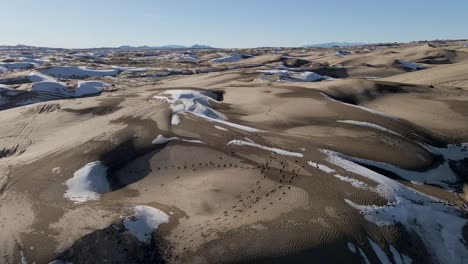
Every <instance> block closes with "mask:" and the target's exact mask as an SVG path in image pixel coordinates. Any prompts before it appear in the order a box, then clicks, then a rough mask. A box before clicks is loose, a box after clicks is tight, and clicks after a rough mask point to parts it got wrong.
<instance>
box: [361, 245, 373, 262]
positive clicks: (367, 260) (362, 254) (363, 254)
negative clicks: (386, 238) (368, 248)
mask: <svg viewBox="0 0 468 264" xmlns="http://www.w3.org/2000/svg"><path fill="white" fill-rule="evenodd" d="M358 250H359V254H361V256H362V258H363V259H364V263H366V264H371V263H370V261H369V259H368V258H367V256H366V254H365V253H364V251H363V250H362V249H361V248H358Z"/></svg>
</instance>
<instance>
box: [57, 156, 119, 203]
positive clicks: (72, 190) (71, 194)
mask: <svg viewBox="0 0 468 264" xmlns="http://www.w3.org/2000/svg"><path fill="white" fill-rule="evenodd" d="M65 184H66V185H67V187H68V189H67V191H66V192H65V195H64V196H65V198H68V199H70V200H72V201H74V202H75V203H84V202H86V201H89V200H99V198H100V195H101V194H102V193H105V192H108V191H110V185H109V182H108V181H107V167H106V166H104V165H103V164H102V163H101V162H100V161H95V162H90V163H88V164H86V165H85V166H84V167H82V168H80V169H79V170H77V171H76V172H75V173H74V174H73V177H72V178H70V179H69V180H67V181H66V183H65Z"/></svg>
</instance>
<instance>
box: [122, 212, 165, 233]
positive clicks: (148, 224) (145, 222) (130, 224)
mask: <svg viewBox="0 0 468 264" xmlns="http://www.w3.org/2000/svg"><path fill="white" fill-rule="evenodd" d="M133 210H134V212H135V215H134V216H133V217H131V218H126V219H124V220H123V225H124V227H125V228H126V229H127V230H128V231H130V233H132V234H133V235H134V236H135V237H136V238H137V239H138V240H139V241H140V242H149V241H151V234H152V233H153V231H154V230H156V229H157V228H158V227H159V225H160V224H163V223H168V222H169V216H168V215H167V214H166V213H164V212H163V211H161V210H159V209H156V208H153V207H149V206H143V205H139V206H135V207H134V208H133Z"/></svg>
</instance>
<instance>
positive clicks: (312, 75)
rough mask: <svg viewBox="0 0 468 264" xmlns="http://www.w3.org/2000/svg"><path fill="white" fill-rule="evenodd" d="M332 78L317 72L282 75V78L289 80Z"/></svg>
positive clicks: (309, 80)
mask: <svg viewBox="0 0 468 264" xmlns="http://www.w3.org/2000/svg"><path fill="white" fill-rule="evenodd" d="M330 79H332V78H330V77H327V76H323V75H320V74H318V73H315V72H303V73H298V74H296V73H292V74H288V75H287V76H285V75H282V76H281V77H280V80H282V81H288V82H317V81H323V80H330Z"/></svg>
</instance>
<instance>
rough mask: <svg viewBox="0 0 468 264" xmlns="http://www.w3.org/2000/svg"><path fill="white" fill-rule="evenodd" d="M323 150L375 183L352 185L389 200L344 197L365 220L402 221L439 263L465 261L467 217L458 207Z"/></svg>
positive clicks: (337, 163)
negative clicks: (376, 201)
mask: <svg viewBox="0 0 468 264" xmlns="http://www.w3.org/2000/svg"><path fill="white" fill-rule="evenodd" d="M323 153H324V154H326V155H327V161H328V162H329V163H331V164H333V165H335V166H338V167H340V168H342V169H343V170H344V171H345V172H347V173H351V174H354V175H359V176H360V177H364V178H367V179H369V180H371V181H374V182H376V183H377V186H376V187H372V188H371V187H369V186H368V185H361V184H353V186H354V187H356V188H361V189H369V190H371V191H373V192H375V193H377V194H379V195H380V196H382V197H383V198H385V199H387V200H388V204H387V205H385V206H376V205H359V204H356V203H354V202H353V201H351V200H346V202H347V203H348V204H349V205H351V206H352V207H354V208H356V209H358V210H360V211H361V212H362V213H363V214H364V216H365V218H366V219H367V220H368V221H370V222H372V223H374V224H376V225H378V226H394V225H396V224H401V225H402V227H403V228H404V229H405V230H406V231H407V232H410V233H415V234H417V235H418V236H419V237H420V238H421V241H422V242H423V243H424V245H425V246H426V248H427V251H428V252H429V253H430V254H431V255H433V257H434V258H435V259H437V260H438V262H439V263H460V264H461V263H466V260H468V249H467V247H466V243H467V241H465V238H464V237H463V236H462V234H463V228H464V226H465V225H466V224H468V220H467V219H466V218H465V217H464V216H463V214H462V213H461V212H460V211H458V210H457V209H455V208H454V207H452V206H450V205H449V204H448V203H446V202H445V201H443V200H440V199H437V198H434V197H431V196H429V195H426V194H423V193H420V192H418V191H416V190H414V189H411V188H409V187H406V186H405V185H402V184H400V183H398V182H396V181H394V180H392V179H390V178H388V177H386V176H384V175H381V174H379V173H377V172H375V171H372V170H370V169H367V168H366V167H363V166H361V165H359V164H357V163H355V162H353V161H352V160H353V158H352V157H349V156H346V155H343V154H341V153H337V152H333V151H329V150H323ZM353 178H354V177H353ZM350 183H351V184H352V181H350ZM382 256H383V255H382Z"/></svg>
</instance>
